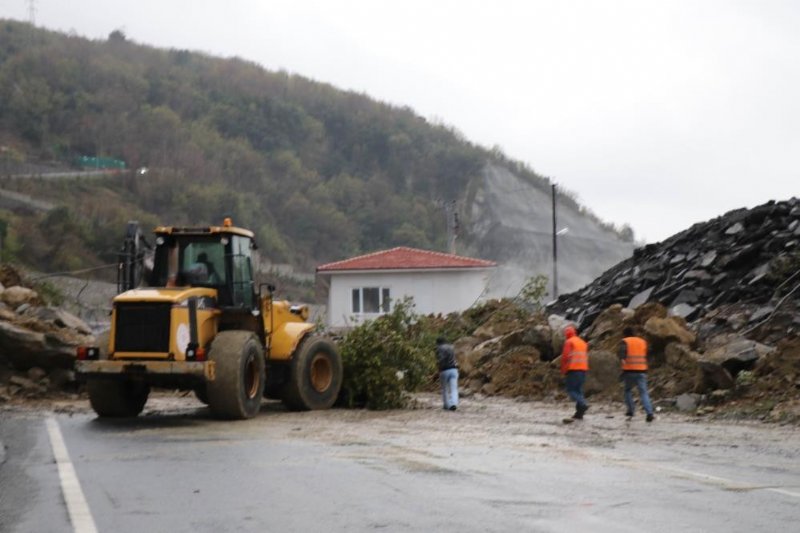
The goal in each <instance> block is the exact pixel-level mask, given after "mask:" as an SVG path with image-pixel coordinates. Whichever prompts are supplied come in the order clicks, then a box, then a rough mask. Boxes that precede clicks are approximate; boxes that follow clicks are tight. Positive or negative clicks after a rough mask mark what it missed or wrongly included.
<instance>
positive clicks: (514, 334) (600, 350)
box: [455, 199, 800, 421]
mask: <svg viewBox="0 0 800 533" xmlns="http://www.w3.org/2000/svg"><path fill="white" fill-rule="evenodd" d="M799 295H800V201H798V200H796V199H792V200H789V201H786V202H769V203H767V204H765V205H762V206H759V207H756V208H754V209H751V210H746V209H741V210H737V211H732V212H730V213H727V214H726V215H724V216H722V217H719V218H716V219H714V220H711V221H709V222H707V223H703V224H696V225H695V226H692V227H691V228H690V229H688V230H686V231H684V232H682V233H679V234H677V235H675V236H673V237H672V238H670V239H667V240H666V241H664V242H663V243H660V244H654V245H648V246H646V247H644V248H641V249H639V250H637V251H636V252H635V253H634V256H633V257H632V258H631V259H629V260H626V261H624V262H622V263H620V264H619V265H617V266H615V267H613V268H612V269H610V270H609V271H607V272H606V273H605V274H603V276H601V277H600V278H598V279H597V280H596V281H595V282H593V283H592V284H590V285H588V286H586V287H584V288H583V289H581V290H580V291H578V292H576V293H572V294H568V295H564V296H562V297H561V298H560V299H559V300H558V301H557V302H556V303H555V304H553V305H552V306H550V307H549V308H548V309H547V312H548V313H552V314H551V315H550V316H549V317H547V315H546V314H544V313H539V314H525V313H524V311H522V310H521V309H520V308H516V310H515V311H511V310H510V309H511V308H513V307H514V304H513V303H511V302H505V303H504V304H501V303H492V304H490V306H489V308H488V309H489V310H488V312H484V316H482V317H481V323H480V325H479V326H478V327H476V328H475V329H474V330H470V331H469V332H468V334H467V335H466V336H462V337H461V338H459V339H458V340H457V341H456V343H455V344H456V348H457V352H458V354H459V359H460V363H461V369H462V376H463V379H462V383H463V385H464V388H465V389H466V392H467V394H470V393H480V394H485V395H495V394H500V395H504V396H521V397H525V398H531V399H548V398H562V399H563V398H565V396H564V394H563V392H562V391H561V378H560V375H559V360H558V359H557V355H558V354H559V353H560V349H561V346H562V345H563V338H562V337H561V331H562V329H563V326H564V325H565V324H566V323H567V322H572V323H574V324H577V325H578V327H579V329H580V331H581V336H582V337H583V338H584V339H586V340H587V341H588V342H589V346H590V354H591V356H590V361H591V371H590V373H589V378H588V380H587V384H586V392H587V394H588V395H590V396H592V397H594V398H607V399H619V398H620V397H621V386H620V384H619V381H618V379H619V374H620V368H619V361H618V359H617V355H616V353H617V348H618V345H619V343H620V341H621V339H622V330H623V328H624V327H626V326H631V327H633V328H634V330H635V331H637V333H638V334H639V335H641V336H643V337H644V338H645V339H646V340H647V341H648V343H649V346H650V365H651V369H650V372H649V382H650V389H651V394H652V396H653V397H654V399H656V400H657V402H658V403H659V404H660V405H662V406H664V407H675V408H679V409H682V410H689V411H691V410H694V411H696V412H698V413H706V412H712V411H713V412H718V413H730V414H744V415H748V416H757V417H761V418H766V419H770V420H789V421H798V420H800V336H799V335H798V332H800V315H798V305H800V300H798V296H799ZM500 309H502V313H501V312H499V310H500ZM473 314H475V313H474V312H473Z"/></svg>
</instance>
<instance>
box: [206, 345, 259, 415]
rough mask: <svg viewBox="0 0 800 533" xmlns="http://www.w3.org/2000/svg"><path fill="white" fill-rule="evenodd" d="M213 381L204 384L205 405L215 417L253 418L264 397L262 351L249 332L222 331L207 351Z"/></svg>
mask: <svg viewBox="0 0 800 533" xmlns="http://www.w3.org/2000/svg"><path fill="white" fill-rule="evenodd" d="M208 359H209V361H213V362H214V366H215V369H214V373H215V375H216V376H215V379H214V380H213V381H208V382H207V384H206V393H207V395H208V406H209V407H210V408H211V412H212V413H214V416H216V417H218V418H226V419H242V418H252V417H254V416H255V415H256V414H258V411H259V410H260V409H261V398H262V395H263V394H264V365H265V363H264V350H263V348H262V347H261V342H260V341H259V340H258V337H256V336H255V335H254V334H253V333H250V332H249V331H222V332H220V333H219V334H217V336H216V338H214V340H213V342H212V343H211V347H210V349H209V351H208Z"/></svg>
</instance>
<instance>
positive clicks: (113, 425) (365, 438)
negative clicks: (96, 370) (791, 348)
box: [0, 395, 800, 533]
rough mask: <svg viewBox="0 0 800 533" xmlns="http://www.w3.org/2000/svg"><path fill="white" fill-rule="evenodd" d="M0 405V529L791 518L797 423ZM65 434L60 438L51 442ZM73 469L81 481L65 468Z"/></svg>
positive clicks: (480, 526)
mask: <svg viewBox="0 0 800 533" xmlns="http://www.w3.org/2000/svg"><path fill="white" fill-rule="evenodd" d="M84 403H85V402H82V403H79V404H74V403H73V404H60V405H59V404H57V405H49V406H47V407H46V408H43V407H40V408H36V409H29V408H26V409H12V410H8V409H6V410H4V411H0V441H2V442H3V443H4V453H3V452H2V451H0V462H2V464H0V531H3V532H12V533H17V532H19V533H22V532H30V531H48V532H61V531H64V532H72V531H81V532H83V531H92V530H93V529H92V528H95V529H94V530H97V531H114V532H120V533H124V532H138V531H152V532H160V531H164V532H167V531H169V532H182V531H187V532H188V531H192V532H205V531H208V532H212V531H213V532H219V531H261V532H263V531H302V532H308V531H443V532H450V531H452V532H455V531H459V532H463V531H498V532H500V531H502V532H506V531H532V532H538V531H542V532H560V531H586V532H606V531H609V532H611V531H613V532H617V531H623V532H624V531H632V532H634V531H635V532H639V533H641V532H674V531H681V532H693V531H697V532H714V531H724V532H739V531H741V532H752V531H796V530H797V524H798V520H800V461H798V457H800V430H798V428H795V427H776V426H765V425H757V424H755V425H754V424H722V423H709V422H706V421H703V420H698V419H691V418H688V417H683V416H679V415H672V414H670V415H663V416H660V417H659V418H658V419H657V420H656V422H654V423H653V424H645V422H644V420H643V419H642V418H638V419H634V421H633V422H630V423H627V422H625V420H624V418H623V417H621V416H619V412H618V411H619V407H617V406H606V407H604V406H595V407H594V408H593V410H592V411H590V414H589V415H587V419H586V420H585V421H583V422H582V423H575V424H570V425H563V424H561V417H562V416H563V415H564V414H566V413H567V412H568V411H567V408H566V406H564V407H565V408H564V409H559V408H557V406H553V405H544V404H536V403H517V402H513V401H508V400H496V399H486V400H474V399H473V400H465V401H464V402H463V403H462V405H461V409H460V410H459V411H457V412H455V413H451V412H446V411H442V410H441V409H439V408H438V399H437V398H436V397H434V396H423V397H421V399H420V403H419V405H418V408H417V409H409V410H402V411H391V412H366V411H354V410H332V411H327V412H312V413H289V412H286V411H284V410H283V409H282V408H281V407H280V405H279V404H265V406H264V408H263V409H262V413H261V415H260V416H258V417H257V418H255V419H253V420H248V421H240V422H222V421H216V420H213V419H211V418H210V417H209V415H208V412H207V410H206V409H205V408H204V407H202V406H201V405H200V404H198V403H197V402H196V401H195V400H193V399H192V398H176V397H174V396H170V395H164V396H162V397H158V398H156V399H154V400H151V401H150V403H148V407H147V408H146V412H145V415H144V416H142V417H139V418H137V419H134V420H125V421H104V420H99V419H97V418H95V416H94V415H93V414H92V413H91V412H87V410H86V406H85V405H84ZM59 440H61V441H63V446H62V445H61V444H59ZM70 471H72V472H74V474H75V478H74V479H73V478H71V477H70Z"/></svg>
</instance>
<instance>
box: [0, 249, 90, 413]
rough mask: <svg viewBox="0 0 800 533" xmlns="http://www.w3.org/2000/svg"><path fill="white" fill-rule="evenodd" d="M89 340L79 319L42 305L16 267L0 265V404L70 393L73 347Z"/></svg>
mask: <svg viewBox="0 0 800 533" xmlns="http://www.w3.org/2000/svg"><path fill="white" fill-rule="evenodd" d="M93 342H94V337H93V336H92V331H91V329H90V327H89V326H88V325H87V324H86V323H85V322H84V321H82V320H81V319H79V318H78V317H76V316H74V315H72V314H70V313H68V312H66V311H64V310H62V309H58V308H55V307H50V306H47V305H45V303H44V302H43V300H42V298H41V297H40V295H39V294H38V293H37V292H36V291H35V290H34V289H33V288H31V287H29V286H27V284H26V282H25V280H24V279H23V276H22V275H21V274H20V273H19V272H18V271H17V270H16V269H14V268H13V267H12V266H10V265H8V264H0V404H2V403H5V402H10V401H14V400H26V399H36V398H42V397H46V396H52V395H58V394H63V393H72V392H76V391H77V384H76V382H75V375H74V373H73V371H72V367H73V364H74V360H75V348H76V347H77V346H79V345H81V344H84V345H90V344H92V343H93Z"/></svg>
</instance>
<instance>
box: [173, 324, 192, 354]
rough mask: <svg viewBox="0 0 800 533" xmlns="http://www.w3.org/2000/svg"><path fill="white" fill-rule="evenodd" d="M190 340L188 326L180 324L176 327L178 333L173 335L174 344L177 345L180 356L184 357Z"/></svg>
mask: <svg viewBox="0 0 800 533" xmlns="http://www.w3.org/2000/svg"><path fill="white" fill-rule="evenodd" d="M190 340H191V336H190V335H189V326H188V324H181V325H180V326H178V331H177V332H176V333H175V344H177V346H176V348H177V349H178V351H179V352H180V353H181V355H186V346H188V345H189V341H190Z"/></svg>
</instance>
